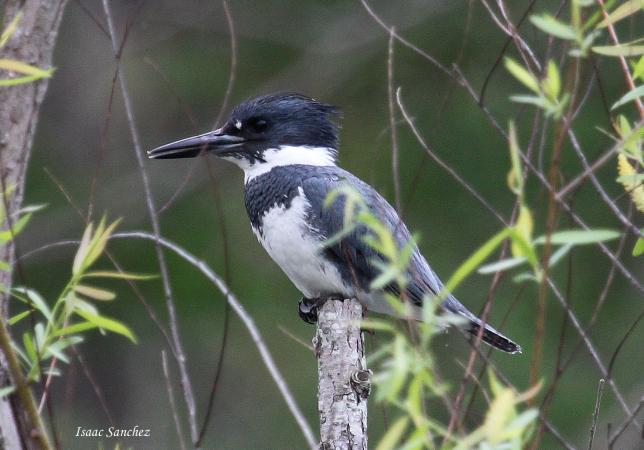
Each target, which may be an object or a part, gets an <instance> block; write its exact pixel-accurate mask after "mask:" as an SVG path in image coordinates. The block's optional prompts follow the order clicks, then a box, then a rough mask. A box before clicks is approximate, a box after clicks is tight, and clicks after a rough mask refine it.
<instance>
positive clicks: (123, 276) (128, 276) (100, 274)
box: [83, 270, 159, 280]
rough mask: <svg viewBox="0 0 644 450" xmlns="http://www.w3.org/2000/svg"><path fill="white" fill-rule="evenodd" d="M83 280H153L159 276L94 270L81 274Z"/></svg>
mask: <svg viewBox="0 0 644 450" xmlns="http://www.w3.org/2000/svg"><path fill="white" fill-rule="evenodd" d="M83 278H114V279H120V280H154V279H155V278H159V275H154V274H145V273H130V272H116V271H112V270H96V271H92V272H87V273H84V274H83Z"/></svg>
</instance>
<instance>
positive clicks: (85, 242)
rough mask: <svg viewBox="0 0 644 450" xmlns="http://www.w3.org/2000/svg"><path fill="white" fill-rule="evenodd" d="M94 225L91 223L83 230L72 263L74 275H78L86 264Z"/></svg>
mask: <svg viewBox="0 0 644 450" xmlns="http://www.w3.org/2000/svg"><path fill="white" fill-rule="evenodd" d="M93 226H94V225H93V224H92V223H90V224H88V225H87V226H86V227H85V231H83V237H82V238H81V242H80V245H79V246H78V250H77V251H76V255H75V256H74V264H73V265H72V274H74V275H77V274H78V273H79V272H80V271H81V269H82V267H83V266H84V265H85V264H84V263H85V258H86V257H87V251H88V250H89V244H90V241H91V238H92V228H93Z"/></svg>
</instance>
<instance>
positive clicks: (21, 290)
mask: <svg viewBox="0 0 644 450" xmlns="http://www.w3.org/2000/svg"><path fill="white" fill-rule="evenodd" d="M12 294H13V296H14V297H16V298H17V299H18V300H20V301H22V302H24V303H26V304H27V305H30V306H33V307H34V308H36V310H38V311H39V312H40V313H41V314H42V315H43V316H45V318H46V319H47V321H48V322H51V320H52V313H51V310H50V309H49V305H47V302H46V301H45V299H44V298H43V297H42V296H41V295H40V294H39V293H38V292H37V291H35V290H33V289H29V288H26V287H22V286H19V287H16V288H13V290H12Z"/></svg>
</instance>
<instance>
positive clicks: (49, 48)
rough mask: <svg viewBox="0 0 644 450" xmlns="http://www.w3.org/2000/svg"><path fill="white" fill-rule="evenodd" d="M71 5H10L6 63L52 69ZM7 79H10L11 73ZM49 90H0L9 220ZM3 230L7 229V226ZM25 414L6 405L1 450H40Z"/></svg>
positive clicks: (53, 0) (51, 0) (0, 253)
mask: <svg viewBox="0 0 644 450" xmlns="http://www.w3.org/2000/svg"><path fill="white" fill-rule="evenodd" d="M66 3H67V0H26V1H25V0H7V1H6V3H5V4H4V11H3V12H2V19H3V25H2V29H4V27H6V26H7V24H8V23H9V22H10V21H11V20H12V19H13V18H14V17H16V15H17V14H18V13H20V12H22V13H23V17H22V19H21V20H20V23H19V25H18V28H17V29H16V30H15V32H14V33H13V36H12V37H11V39H10V40H9V42H7V44H6V45H5V46H4V47H3V48H2V49H1V50H0V58H9V59H14V60H18V61H21V62H25V63H28V64H32V65H34V66H37V67H40V68H49V67H50V66H51V60H52V54H53V50H54V43H55V41H56V35H57V34H58V27H59V25H60V20H61V17H62V14H63V9H64V8H65V4H66ZM2 75H3V77H6V72H4V73H3V74H2ZM47 85H48V80H47V79H46V78H45V79H42V80H39V81H36V82H34V83H28V84H23V85H18V86H12V87H0V192H2V191H3V190H7V189H8V188H10V187H13V192H12V193H11V195H8V196H5V198H4V200H3V201H4V204H5V206H6V209H7V216H9V217H11V216H12V215H14V214H16V212H17V211H18V210H19V209H20V207H21V205H22V198H23V193H24V186H25V175H26V172H27V164H28V162H29V156H30V153H31V145H32V142H33V138H34V134H35V131H36V124H37V123H38V113H39V111H40V105H41V104H42V101H43V98H44V97H45V92H46V91H47ZM0 199H2V196H0ZM0 225H2V226H3V228H4V227H6V224H0ZM14 257H15V248H14V245H13V243H12V242H9V243H7V244H6V245H2V244H0V260H3V261H7V262H9V263H10V264H11V263H12V262H13V261H14ZM11 279H12V271H3V270H0V285H4V286H6V287H7V289H8V288H10V287H11ZM8 301H9V297H8V295H7V293H6V292H2V291H0V314H1V319H2V320H5V321H6V318H7V311H8ZM10 383H11V380H10V377H9V369H8V365H7V360H6V356H5V355H4V354H0V386H6V385H9V384H10ZM23 411H24V405H21V403H20V402H19V401H18V400H17V399H16V398H15V396H14V395H11V396H9V397H4V398H2V399H0V448H7V449H11V450H13V449H21V448H29V449H31V448H39V447H40V445H39V444H38V441H37V440H36V439H35V438H34V435H33V433H32V431H33V430H34V424H32V423H31V421H30V420H28V419H27V418H26V416H25V414H24V413H23ZM17 425H18V426H17Z"/></svg>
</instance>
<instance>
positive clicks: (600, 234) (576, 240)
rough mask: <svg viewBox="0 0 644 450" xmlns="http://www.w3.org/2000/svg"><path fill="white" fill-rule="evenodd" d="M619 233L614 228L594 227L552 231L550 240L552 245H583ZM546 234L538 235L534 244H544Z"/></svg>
mask: <svg viewBox="0 0 644 450" xmlns="http://www.w3.org/2000/svg"><path fill="white" fill-rule="evenodd" d="M620 235H621V233H620V232H619V231H616V230H606V229H594V230H565V231H558V232H556V233H552V236H551V238H550V242H552V244H553V245H564V244H572V245H584V244H595V243H597V242H604V241H610V240H613V239H617V238H618V237H620ZM545 243H546V236H539V237H538V238H537V239H535V240H534V244H545Z"/></svg>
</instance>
